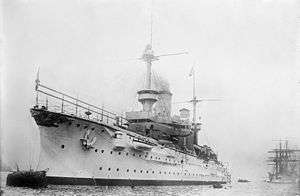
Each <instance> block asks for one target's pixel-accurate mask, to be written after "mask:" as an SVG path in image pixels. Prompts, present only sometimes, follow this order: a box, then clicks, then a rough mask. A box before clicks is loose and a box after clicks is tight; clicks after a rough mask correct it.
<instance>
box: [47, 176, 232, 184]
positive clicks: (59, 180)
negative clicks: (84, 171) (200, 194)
mask: <svg viewBox="0 0 300 196" xmlns="http://www.w3.org/2000/svg"><path fill="white" fill-rule="evenodd" d="M47 183H48V184H54V185H96V186H171V185H212V184H216V183H222V184H226V182H225V181H181V180H129V179H105V178H97V179H96V178H95V179H92V178H70V177H50V176H47Z"/></svg>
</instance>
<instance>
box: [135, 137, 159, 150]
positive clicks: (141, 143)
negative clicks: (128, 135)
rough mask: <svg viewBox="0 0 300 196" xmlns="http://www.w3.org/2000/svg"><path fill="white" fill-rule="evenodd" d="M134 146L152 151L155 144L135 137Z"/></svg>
mask: <svg viewBox="0 0 300 196" xmlns="http://www.w3.org/2000/svg"><path fill="white" fill-rule="evenodd" d="M132 146H133V148H134V149H136V150H141V151H150V150H151V149H152V148H153V147H154V146H155V145H154V144H152V143H150V142H147V141H142V140H138V139H133V140H132Z"/></svg>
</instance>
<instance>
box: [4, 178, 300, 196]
mask: <svg viewBox="0 0 300 196" xmlns="http://www.w3.org/2000/svg"><path fill="white" fill-rule="evenodd" d="M6 175H7V173H1V189H2V190H3V195H13V196H15V195H16V196H18V195H20V196H21V195H51V196H54V195H82V196H85V195H108V196H109V195H117V196H127V195H128V196H130V195H163V196H165V195H166V196H167V195H201V196H223V195H224V196H227V195H228V196H229V195H230V196H256V195H258V196H295V195H296V196H298V195H299V196H300V189H299V188H298V187H296V186H295V185H290V184H270V183H266V182H250V183H233V184H231V185H227V186H225V187H224V188H222V189H214V188H212V187H211V186H137V187H133V188H131V187H100V186H48V188H44V189H37V190H34V189H28V188H15V187H7V186H5V183H6Z"/></svg>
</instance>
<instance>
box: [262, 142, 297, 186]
mask: <svg viewBox="0 0 300 196" xmlns="http://www.w3.org/2000/svg"><path fill="white" fill-rule="evenodd" d="M297 152H300V150H297V149H291V148H289V146H288V140H279V144H278V147H277V148H275V149H273V150H271V151H268V153H270V154H272V156H271V157H268V160H267V162H268V165H271V167H272V170H271V172H269V173H268V182H271V183H295V182H297V181H298V180H299V176H300V170H299V165H300V164H299V161H300V160H299V158H298V156H297Z"/></svg>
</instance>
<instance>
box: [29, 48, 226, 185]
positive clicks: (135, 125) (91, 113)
mask: <svg viewBox="0 0 300 196" xmlns="http://www.w3.org/2000/svg"><path fill="white" fill-rule="evenodd" d="M178 54H182V53H176V54H168V55H154V52H153V50H152V46H151V44H149V45H147V46H146V48H145V50H144V53H143V55H142V57H141V58H140V60H142V61H144V62H145V63H146V66H147V72H146V85H145V87H144V89H142V90H139V91H137V95H138V101H139V102H140V104H141V106H142V107H141V110H140V111H130V112H126V113H125V115H124V116H122V115H118V114H116V113H114V112H111V111H109V110H107V109H105V108H104V107H103V106H102V107H98V106H95V105H93V104H90V103H88V102H86V101H83V100H80V99H78V98H76V97H73V96H71V95H68V94H66V93H64V92H61V91H58V90H55V89H53V88H50V87H48V86H46V85H44V84H43V83H41V81H40V78H39V71H38V74H37V78H36V80H35V92H36V100H35V102H36V103H35V105H34V106H33V107H32V108H31V109H30V113H31V116H32V117H33V118H34V120H35V123H36V124H37V126H38V128H39V133H40V157H39V162H38V169H40V170H45V169H47V174H46V178H47V183H48V184H60V185H67V184H68V185H75V184H77V185H99V186H113V185H117V186H136V185H208V184H216V183H218V184H220V183H222V184H225V183H228V182H230V174H229V172H228V169H227V168H226V167H225V166H224V164H223V163H222V162H221V161H219V160H218V157H217V155H216V153H215V152H214V151H213V150H212V148H211V147H209V146H207V145H200V144H199V143H198V137H199V131H200V124H201V123H199V122H197V121H196V104H197V103H198V102H200V101H201V99H197V97H196V96H195V74H193V78H194V80H193V81H194V91H193V99H192V100H191V101H190V102H191V103H192V105H193V117H192V120H191V119H190V111H189V110H188V109H186V108H183V109H181V110H180V115H173V116H172V115H171V106H172V93H171V92H170V91H168V90H157V89H155V88H153V85H152V83H153V81H151V80H152V77H153V76H151V73H152V71H151V66H152V62H153V61H157V60H159V58H160V57H161V56H169V55H178ZM42 100H43V101H42Z"/></svg>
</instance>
